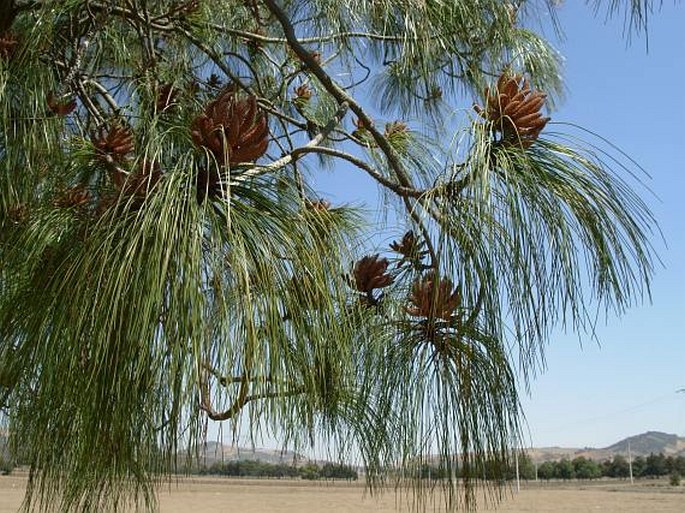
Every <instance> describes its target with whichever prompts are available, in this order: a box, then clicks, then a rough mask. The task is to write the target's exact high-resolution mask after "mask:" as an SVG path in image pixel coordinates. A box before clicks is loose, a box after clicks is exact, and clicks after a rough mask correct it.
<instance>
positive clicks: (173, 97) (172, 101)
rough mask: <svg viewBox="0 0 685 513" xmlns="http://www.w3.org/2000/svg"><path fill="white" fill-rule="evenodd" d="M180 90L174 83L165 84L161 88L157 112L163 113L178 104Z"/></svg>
mask: <svg viewBox="0 0 685 513" xmlns="http://www.w3.org/2000/svg"><path fill="white" fill-rule="evenodd" d="M178 93H179V90H178V89H176V88H175V87H174V85H173V84H164V85H162V86H161V87H160V88H159V92H158V93H157V100H156V101H155V107H156V109H157V112H159V113H162V112H166V111H170V110H172V109H173V108H174V107H176V105H177V104H178Z"/></svg>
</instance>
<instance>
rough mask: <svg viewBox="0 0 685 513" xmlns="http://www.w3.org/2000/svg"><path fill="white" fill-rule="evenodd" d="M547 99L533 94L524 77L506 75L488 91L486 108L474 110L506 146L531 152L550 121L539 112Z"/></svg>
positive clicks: (538, 94) (478, 106)
mask: <svg viewBox="0 0 685 513" xmlns="http://www.w3.org/2000/svg"><path fill="white" fill-rule="evenodd" d="M522 80H523V82H521V81H522ZM546 97H547V95H546V94H545V93H543V92H540V91H532V90H531V87H530V84H529V83H528V80H525V79H523V78H522V77H521V75H509V73H507V72H504V73H502V75H501V76H500V77H499V79H498V80H497V86H496V88H495V90H494V91H491V90H490V88H489V87H486V88H485V105H486V108H482V107H481V106H480V105H474V106H473V108H474V110H475V111H476V112H477V113H478V114H480V115H481V117H483V118H485V119H487V120H488V121H490V122H492V123H493V126H494V129H495V130H496V131H498V132H501V134H502V141H503V142H505V143H506V144H520V145H521V146H522V147H524V148H528V147H529V146H530V145H531V144H533V143H534V142H535V140H536V139H537V138H538V136H539V135H540V132H542V129H543V128H544V127H545V125H546V124H547V122H548V121H549V120H550V118H548V117H543V116H542V113H541V112H540V109H541V108H542V106H543V105H544V103H545V98H546Z"/></svg>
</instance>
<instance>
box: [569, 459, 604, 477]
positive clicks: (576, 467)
mask: <svg viewBox="0 0 685 513" xmlns="http://www.w3.org/2000/svg"><path fill="white" fill-rule="evenodd" d="M572 463H573V474H574V476H575V477H576V479H597V478H599V477H602V468H601V467H600V466H599V464H598V463H597V462H596V461H594V460H591V459H587V458H584V457H583V456H580V457H578V458H574V459H573V461H572Z"/></svg>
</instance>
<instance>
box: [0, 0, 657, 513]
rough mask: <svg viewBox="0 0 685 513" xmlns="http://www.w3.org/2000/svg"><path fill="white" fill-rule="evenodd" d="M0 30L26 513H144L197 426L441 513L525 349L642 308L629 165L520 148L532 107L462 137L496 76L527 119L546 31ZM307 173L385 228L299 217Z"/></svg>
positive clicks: (404, 2)
mask: <svg viewBox="0 0 685 513" xmlns="http://www.w3.org/2000/svg"><path fill="white" fill-rule="evenodd" d="M608 3H609V7H610V10H611V11H612V12H614V11H616V10H618V7H619V6H618V5H617V3H616V2H608ZM646 4H648V2H637V1H633V2H631V6H632V7H631V9H629V11H628V12H630V13H632V14H633V16H635V18H632V19H633V20H636V21H635V22H634V23H636V24H637V25H638V26H640V25H641V23H642V20H643V14H644V6H645V5H646ZM0 5H1V6H2V11H1V13H2V14H0V45H1V46H0V262H2V264H1V267H0V406H1V407H2V409H3V412H4V413H3V424H6V426H3V427H7V429H8V430H9V433H10V445H11V447H13V448H14V449H17V448H21V454H22V458H25V459H26V461H27V462H28V464H29V465H30V466H31V479H30V481H29V487H28V491H27V498H26V502H25V505H26V508H27V509H31V508H33V507H36V508H38V509H40V508H43V509H47V508H48V507H54V508H56V509H59V510H60V511H106V510H120V509H122V508H124V507H127V506H130V505H135V506H141V507H147V508H149V509H154V507H155V485H156V484H157V483H158V482H160V481H161V480H163V479H164V478H165V477H166V476H168V475H169V474H171V473H173V472H175V471H176V470H177V469H178V467H177V455H178V453H179V452H181V451H184V452H185V453H186V454H190V455H192V454H197V452H198V451H197V448H198V445H199V444H201V443H202V442H203V439H204V437H205V435H206V424H207V422H208V421H213V422H223V421H226V422H228V423H230V424H231V428H235V429H236V430H237V429H238V428H239V427H243V428H245V429H246V430H247V431H249V435H250V436H251V437H257V436H259V435H263V434H266V435H268V436H273V437H278V438H279V439H281V440H283V441H284V443H287V444H289V445H290V446H291V447H292V448H294V449H296V450H298V449H307V448H311V447H312V446H314V445H315V444H316V443H323V444H325V445H326V447H328V448H330V450H331V452H334V453H336V454H335V455H334V456H336V458H335V459H336V461H344V457H346V456H349V455H352V454H353V455H354V456H355V457H356V458H359V459H360V460H361V461H362V462H363V464H364V467H365V470H366V475H367V482H368V483H369V486H371V487H377V486H380V485H383V484H386V483H387V482H386V481H384V477H385V476H386V475H388V474H391V475H393V476H397V479H398V481H399V480H402V479H404V478H406V476H411V477H412V478H413V484H414V487H413V488H412V487H409V489H413V490H415V491H418V498H419V499H420V500H423V499H425V498H426V497H427V494H426V493H424V492H426V491H427V488H426V487H425V486H424V483H423V481H422V480H421V476H422V472H423V470H422V468H421V464H420V463H417V462H425V461H429V458H433V457H435V456H437V457H438V458H440V461H441V466H440V468H441V476H442V477H444V479H441V481H440V483H439V484H438V486H436V487H432V488H430V492H431V493H433V492H442V498H443V499H444V503H445V506H446V507H447V508H449V509H454V508H456V507H458V506H464V507H465V508H473V507H474V506H475V505H476V493H475V490H474V488H475V486H476V483H478V482H481V481H482V480H483V478H484V477H485V478H486V480H488V479H489V480H490V481H488V482H487V483H486V485H487V486H488V487H490V488H492V487H494V486H496V485H499V482H500V480H499V479H498V478H499V477H503V476H506V475H507V472H508V471H509V469H510V468H511V463H512V458H511V456H512V454H511V447H512V446H515V445H516V443H515V442H516V440H517V439H518V438H519V435H520V420H521V414H520V410H519V396H518V389H517V383H518V382H519V378H518V375H519V374H520V375H521V376H522V381H523V383H524V384H525V382H526V380H527V379H528V377H529V376H530V375H532V374H533V373H534V372H535V370H536V369H537V368H538V367H539V364H540V363H541V361H542V359H543V347H544V345H545V342H546V340H547V337H548V335H549V333H550V332H551V330H552V329H553V328H554V327H555V326H557V325H558V324H560V323H561V324H570V325H572V326H573V327H576V328H579V329H583V328H585V329H587V330H589V331H591V330H592V326H593V322H594V321H593V319H594V318H593V317H592V316H589V315H588V312H589V311H590V310H591V309H592V311H594V309H595V308H604V309H607V310H612V311H615V312H617V313H622V312H623V311H624V310H625V309H626V308H627V307H629V306H631V305H632V304H635V303H637V302H639V301H641V300H642V299H643V298H644V297H646V296H648V294H649V285H650V280H651V276H652V272H653V260H654V255H653V250H652V247H651V245H650V236H651V234H652V232H653V231H656V230H657V228H656V223H655V221H654V219H653V218H652V216H651V213H650V212H649V209H648V208H647V206H646V204H645V203H644V202H643V201H642V200H641V198H640V195H639V194H638V193H637V192H636V191H635V190H634V189H635V188H636V187H640V183H639V181H634V180H633V179H632V178H631V176H632V175H631V174H632V173H639V169H635V167H636V166H635V165H634V163H632V161H630V159H628V158H627V157H625V156H624V155H622V154H620V152H616V151H614V150H613V149H612V148H610V147H609V148H606V145H603V143H602V142H601V141H597V140H595V141H593V142H589V141H584V140H583V139H582V137H580V135H582V136H583V137H586V138H590V137H591V136H590V133H589V132H583V133H582V134H579V133H578V132H577V131H575V132H574V131H573V130H572V129H571V128H570V127H567V126H565V125H563V124H559V125H557V128H558V129H559V131H558V132H555V131H552V130H547V129H546V130H545V131H542V129H543V128H544V125H545V124H546V123H547V120H546V119H547V118H546V117H545V118H542V109H543V104H544V95H538V96H537V97H536V98H538V99H542V100H543V101H542V103H540V104H539V105H538V104H536V105H535V107H536V109H537V110H535V109H533V110H534V111H535V112H533V113H532V114H531V115H532V116H533V118H535V119H534V120H533V121H532V122H533V125H531V124H530V122H531V121H530V120H529V121H528V123H529V124H521V125H520V126H518V125H515V126H513V127H512V126H509V127H508V128H507V137H503V136H502V133H503V132H504V129H503V127H502V119H498V120H496V119H491V118H489V117H488V116H487V115H485V116H481V118H477V117H476V116H475V115H474V116H470V115H468V114H464V112H465V109H464V108H465V107H469V108H470V105H471V104H472V101H474V100H475V101H477V102H481V103H482V98H483V97H487V98H489V97H490V95H488V94H484V93H485V87H486V86H489V87H490V88H491V90H492V91H495V90H498V89H497V88H498V87H499V86H498V85H497V84H496V83H494V81H493V77H501V78H502V82H503V83H504V82H506V80H504V79H507V78H511V77H519V74H520V75H521V77H520V78H521V81H520V82H521V83H526V84H529V85H530V87H532V88H534V89H535V90H540V91H544V92H547V93H549V95H550V98H549V101H548V103H547V105H548V107H549V108H552V107H553V106H554V100H555V97H556V99H558V97H559V93H560V91H561V89H562V84H561V79H560V69H559V68H560V56H559V55H558V54H557V53H556V51H555V50H554V49H553V48H552V47H551V45H550V44H549V43H548V42H547V41H546V40H545V39H544V37H542V36H541V35H540V34H538V33H537V32H536V31H535V30H533V27H534V26H535V23H534V20H535V15H536V14H537V13H538V11H539V9H544V10H545V12H550V13H551V14H554V6H553V2H551V1H550V2H541V3H537V4H536V3H532V2H531V3H528V2H517V3H515V4H512V3H508V2H502V1H500V0H483V1H479V2H437V1H427V2H415V1H413V0H411V1H410V0H401V1H395V0H393V1H390V0H381V1H375V2H363V1H362V2H359V1H355V2H347V1H341V2H329V1H318V0H311V1H306V2H291V1H284V2H276V1H274V0H265V1H263V2H245V1H238V0H229V1H224V2H206V1H203V0H191V1H176V0H162V1H158V2H142V1H137V0H135V1H128V0H127V1H123V0H121V1H119V0H117V1H112V2H92V1H89V0H68V1H45V2H29V1H24V0H2V3H1V4H0ZM523 75H525V76H526V77H527V80H528V81H527V82H523V79H522V76H523ZM511 80H512V81H514V82H518V81H519V78H516V79H514V78H511ZM370 86H372V87H371V88H370ZM370 89H374V90H375V92H376V95H375V97H374V98H369V97H368V92H369V90H370ZM497 98H498V99H499V98H500V97H499V96H497ZM510 100H511V102H512V103H511V105H510V107H512V108H513V107H516V105H517V104H514V98H513V97H512V98H511V99H510ZM372 102H374V104H373V105H370V104H371V103H372ZM528 106H530V104H528ZM486 107H487V106H486ZM379 110H380V111H381V112H382V113H383V115H382V116H381V115H378V116H376V113H377V112H378V111H379ZM490 110H492V109H487V108H486V109H485V110H484V111H482V112H489V111H490ZM455 112H461V113H462V114H463V115H461V116H457V118H458V119H455V118H454V116H453V115H454V113H455ZM383 116H392V117H388V118H387V119H383ZM397 116H399V117H401V118H402V120H401V121H399V122H398V120H397V119H396V117H397ZM529 116H530V115H529ZM529 116H523V118H520V119H527V118H528V117H529ZM374 117H376V118H377V119H376V120H375V123H374V119H372V118H374ZM447 119H455V121H454V124H453V125H452V126H451V125H449V123H447V122H446V120H447ZM517 119H519V118H517ZM498 123H499V124H498ZM383 126H385V129H382V128H379V127H383ZM448 126H449V127H450V128H449V131H450V133H449V134H446V133H445V131H446V128H445V127H448ZM446 135H447V136H446ZM598 145H600V146H602V148H600V147H598ZM312 153H314V154H315V155H310V154H312ZM325 167H331V168H333V167H335V168H337V169H341V170H344V172H350V173H354V172H358V173H361V174H364V175H366V176H367V177H368V178H369V179H370V180H372V181H373V182H374V183H376V184H377V185H378V187H379V188H381V190H382V191H383V194H384V196H385V198H386V199H387V202H386V203H384V204H383V205H381V206H380V208H379V210H381V211H382V212H383V213H387V219H390V220H392V223H390V224H391V226H390V227H388V226H387V225H386V224H383V223H373V222H372V221H370V220H367V219H365V218H364V217H363V215H362V211H361V210H360V209H356V208H352V207H350V206H347V205H342V206H331V205H330V204H328V203H327V202H326V201H325V200H323V201H321V200H319V199H318V198H317V193H316V192H315V191H314V188H313V184H314V183H315V175H316V173H318V172H319V171H321V170H322V169H324V168H325ZM367 221H369V222H368V223H367ZM363 227H366V230H363V229H362V228H363ZM392 239H396V240H397V242H396V243H394V244H393V246H392V251H390V249H389V248H387V247H380V248H373V247H371V243H369V240H392ZM369 252H371V253H377V254H378V256H377V257H371V256H369ZM363 255H367V256H366V258H361V257H362V256H363ZM355 262H356V263H355ZM569 464H570V463H569ZM398 467H399V468H398ZM404 470H406V471H407V472H404ZM571 470H572V468H571ZM329 471H331V472H332V471H333V470H331V469H326V470H324V469H319V468H318V467H317V468H314V467H311V468H308V470H307V472H309V474H307V475H311V476H315V475H322V473H324V474H325V473H326V472H329ZM457 484H461V486H460V487H459V488H456V487H455V485H457ZM455 490H458V493H455ZM493 496H494V495H493Z"/></svg>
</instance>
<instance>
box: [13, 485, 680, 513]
mask: <svg viewBox="0 0 685 513" xmlns="http://www.w3.org/2000/svg"><path fill="white" fill-rule="evenodd" d="M24 486H25V477H22V476H8V477H0V513H15V512H16V511H17V509H18V508H19V506H20V504H21V500H22V496H23V491H24ZM160 511H161V513H186V512H188V513H220V512H240V513H276V512H278V513H309V512H312V513H317V512H325V513H367V512H368V513H371V512H374V513H391V512H393V513H394V512H397V511H404V512H406V511H408V509H407V508H402V507H400V509H399V510H398V507H397V503H396V502H395V495H394V493H386V494H385V495H383V496H381V497H380V498H372V497H368V496H365V494H364V488H363V486H362V485H360V484H357V483H352V484H350V483H333V484H330V483H329V484H325V483H306V482H302V481H295V480H293V481H277V480H271V481H258V480H241V479H221V478H202V479H199V478H197V479H195V478H187V479H182V480H180V481H179V483H178V485H174V486H173V487H171V489H165V490H164V491H162V492H161V494H160ZM428 511H431V512H432V511H434V510H433V509H432V508H429V509H428ZM487 511H498V512H502V513H524V512H535V513H556V512H558V513H584V512H602V513H644V512H649V513H684V512H685V486H681V487H679V488H673V487H670V486H668V484H667V483H665V482H663V481H647V482H639V483H636V484H635V485H634V486H631V485H630V484H629V483H622V482H602V483H588V484H578V483H573V484H569V485H564V484H561V483H559V484H556V483H552V484H546V483H537V484H536V483H531V484H528V485H526V486H524V487H523V488H522V490H521V492H520V493H518V494H513V495H512V496H511V497H509V498H507V499H505V501H504V502H503V503H502V504H500V506H499V507H497V508H494V509H492V508H491V509H488V510H487Z"/></svg>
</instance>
